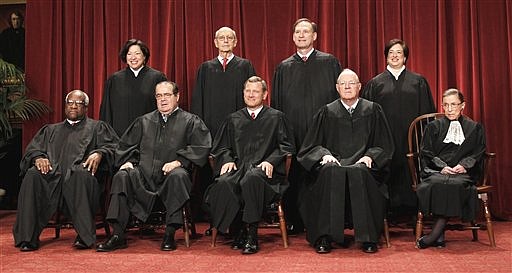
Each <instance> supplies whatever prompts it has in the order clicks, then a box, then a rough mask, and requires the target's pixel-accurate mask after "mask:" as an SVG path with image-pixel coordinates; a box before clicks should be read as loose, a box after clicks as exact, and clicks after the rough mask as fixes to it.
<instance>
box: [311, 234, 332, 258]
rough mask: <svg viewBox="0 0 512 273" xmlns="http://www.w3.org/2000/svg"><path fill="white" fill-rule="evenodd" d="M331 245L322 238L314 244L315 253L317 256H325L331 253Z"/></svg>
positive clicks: (327, 240)
mask: <svg viewBox="0 0 512 273" xmlns="http://www.w3.org/2000/svg"><path fill="white" fill-rule="evenodd" d="M331 249H332V247H331V243H330V242H329V239H328V238H327V237H322V238H320V239H318V240H317V242H316V243H315V251H316V253H318V254H327V253H330V252H331Z"/></svg>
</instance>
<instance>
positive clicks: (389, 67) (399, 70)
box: [386, 65, 405, 81]
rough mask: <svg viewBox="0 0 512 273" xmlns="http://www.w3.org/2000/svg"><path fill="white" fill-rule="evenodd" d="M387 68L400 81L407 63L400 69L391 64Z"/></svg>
mask: <svg viewBox="0 0 512 273" xmlns="http://www.w3.org/2000/svg"><path fill="white" fill-rule="evenodd" d="M386 69H387V70H388V71H389V72H390V73H391V74H392V75H393V77H395V79H396V80H397V81H398V77H400V74H402V72H403V71H404V70H405V65H403V66H402V68H400V69H394V68H392V67H391V66H389V65H388V66H387V67H386Z"/></svg>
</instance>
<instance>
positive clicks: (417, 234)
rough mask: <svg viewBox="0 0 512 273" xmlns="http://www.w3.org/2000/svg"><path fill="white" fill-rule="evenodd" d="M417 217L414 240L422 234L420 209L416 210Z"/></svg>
mask: <svg viewBox="0 0 512 273" xmlns="http://www.w3.org/2000/svg"><path fill="white" fill-rule="evenodd" d="M417 217H418V219H417V220H416V241H417V240H418V239H419V238H420V237H421V234H423V213H421V211H418V216H417ZM416 241H415V243H416Z"/></svg>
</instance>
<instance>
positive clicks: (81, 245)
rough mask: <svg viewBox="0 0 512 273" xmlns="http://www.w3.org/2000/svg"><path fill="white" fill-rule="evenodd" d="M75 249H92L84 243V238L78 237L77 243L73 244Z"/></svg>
mask: <svg viewBox="0 0 512 273" xmlns="http://www.w3.org/2000/svg"><path fill="white" fill-rule="evenodd" d="M73 247H74V248H76V249H80V250H81V249H90V248H91V247H90V246H88V245H87V244H86V243H84V241H82V238H80V236H76V238H75V242H73Z"/></svg>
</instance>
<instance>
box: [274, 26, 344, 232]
mask: <svg viewBox="0 0 512 273" xmlns="http://www.w3.org/2000/svg"><path fill="white" fill-rule="evenodd" d="M292 31H293V41H294V42H295V46H296V47H297V52H296V53H295V54H293V55H292V56H290V57H288V58H287V59H285V60H284V61H282V62H281V63H280V64H279V65H278V66H277V68H276V71H275V72H274V80H273V89H272V98H271V106H272V107H273V108H275V109H277V110H280V111H282V112H283V113H285V115H286V117H287V118H288V119H289V120H290V124H291V126H292V128H293V133H294V137H295V144H296V145H297V147H300V146H301V145H302V141H303V140H304V136H305V135H306V132H307V130H308V129H309V128H310V127H311V122H312V121H313V119H312V118H313V115H314V114H315V113H316V111H318V109H320V107H322V106H323V105H325V104H327V103H329V102H331V101H333V100H335V99H336V98H337V97H338V94H337V92H336V88H335V84H336V79H337V77H338V75H339V74H340V72H341V65H340V62H339V61H338V59H336V57H334V56H333V55H331V54H328V53H324V52H321V51H319V50H316V49H315V48H314V47H313V43H314V42H315V40H316V38H317V25H316V24H315V23H314V22H312V21H311V20H309V19H307V18H301V19H298V20H297V21H296V22H295V23H294V24H293V28H292ZM305 174H306V172H305V170H304V168H302V166H301V165H300V164H298V163H297V161H296V158H294V159H293V161H292V166H291V168H290V176H289V178H290V189H289V190H288V191H287V192H286V194H285V196H284V206H285V209H286V216H287V218H288V219H287V222H288V223H289V224H288V227H289V233H290V234H293V233H297V232H301V231H303V230H304V228H303V223H302V220H301V219H300V215H299V211H298V202H300V198H299V197H298V195H299V192H300V188H301V186H302V185H303V183H304V180H305Z"/></svg>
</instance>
